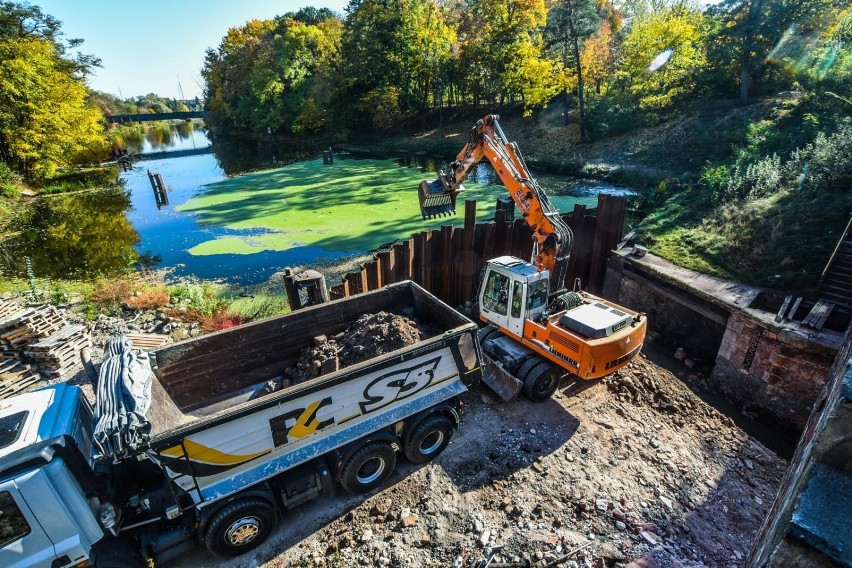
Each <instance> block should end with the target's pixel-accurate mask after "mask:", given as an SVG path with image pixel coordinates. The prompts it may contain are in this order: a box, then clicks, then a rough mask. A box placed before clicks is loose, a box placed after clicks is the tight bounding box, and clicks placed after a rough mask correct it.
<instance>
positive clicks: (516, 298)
mask: <svg viewBox="0 0 852 568" xmlns="http://www.w3.org/2000/svg"><path fill="white" fill-rule="evenodd" d="M523 301H524V285H523V284H521V282H520V280H515V281H514V282H512V317H513V318H519V317H521V306H522V305H523Z"/></svg>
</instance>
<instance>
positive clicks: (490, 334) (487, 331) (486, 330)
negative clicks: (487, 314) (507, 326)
mask: <svg viewBox="0 0 852 568" xmlns="http://www.w3.org/2000/svg"><path fill="white" fill-rule="evenodd" d="M501 335H504V333H503V332H502V331H500V330H499V329H497V328H496V327H492V326H490V325H486V326H485V327H483V328H482V329H480V330H479V331H478V332H477V335H476V338H477V339H479V345H480V346H482V344H483V343H485V342H486V341H488V340H489V339H496V338H498V337H500V336H501Z"/></svg>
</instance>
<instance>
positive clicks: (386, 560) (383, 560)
mask: <svg viewBox="0 0 852 568" xmlns="http://www.w3.org/2000/svg"><path fill="white" fill-rule="evenodd" d="M377 563H378V565H379V566H387V565H388V564H390V559H389V558H387V557H385V556H380V557H379V560H378V562H377Z"/></svg>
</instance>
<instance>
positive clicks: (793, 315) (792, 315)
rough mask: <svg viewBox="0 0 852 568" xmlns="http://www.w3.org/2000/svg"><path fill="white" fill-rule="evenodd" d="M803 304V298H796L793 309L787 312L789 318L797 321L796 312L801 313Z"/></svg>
mask: <svg viewBox="0 0 852 568" xmlns="http://www.w3.org/2000/svg"><path fill="white" fill-rule="evenodd" d="M801 303H802V297H801V296H799V297H798V298H796V301H795V302H793V307H792V308H790V311H789V312H787V317H789V318H790V319H795V318H796V312H797V311H799V305H800V304H801Z"/></svg>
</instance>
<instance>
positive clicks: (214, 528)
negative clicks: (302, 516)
mask: <svg viewBox="0 0 852 568" xmlns="http://www.w3.org/2000/svg"><path fill="white" fill-rule="evenodd" d="M276 520H277V517H276V515H275V509H274V508H273V507H272V505H271V504H270V503H269V502H268V501H266V500H264V499H258V498H256V497H248V498H245V499H240V500H239V501H234V502H233V503H230V504H228V505H226V506H224V507H222V509H220V510H219V511H218V512H216V514H214V515H213V517H212V518H211V519H210V521H209V522H208V523H207V527H206V528H205V530H204V545H205V546H206V547H207V550H209V551H210V552H212V553H213V554H215V555H216V556H221V557H225V558H227V557H230V556H237V555H239V554H242V553H244V552H247V551H249V550H251V549H253V548H254V547H256V546H258V545H259V544H260V543H262V542H263V541H264V540H266V537H268V536H269V534H270V533H271V532H272V529H273V528H275V522H276Z"/></svg>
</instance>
